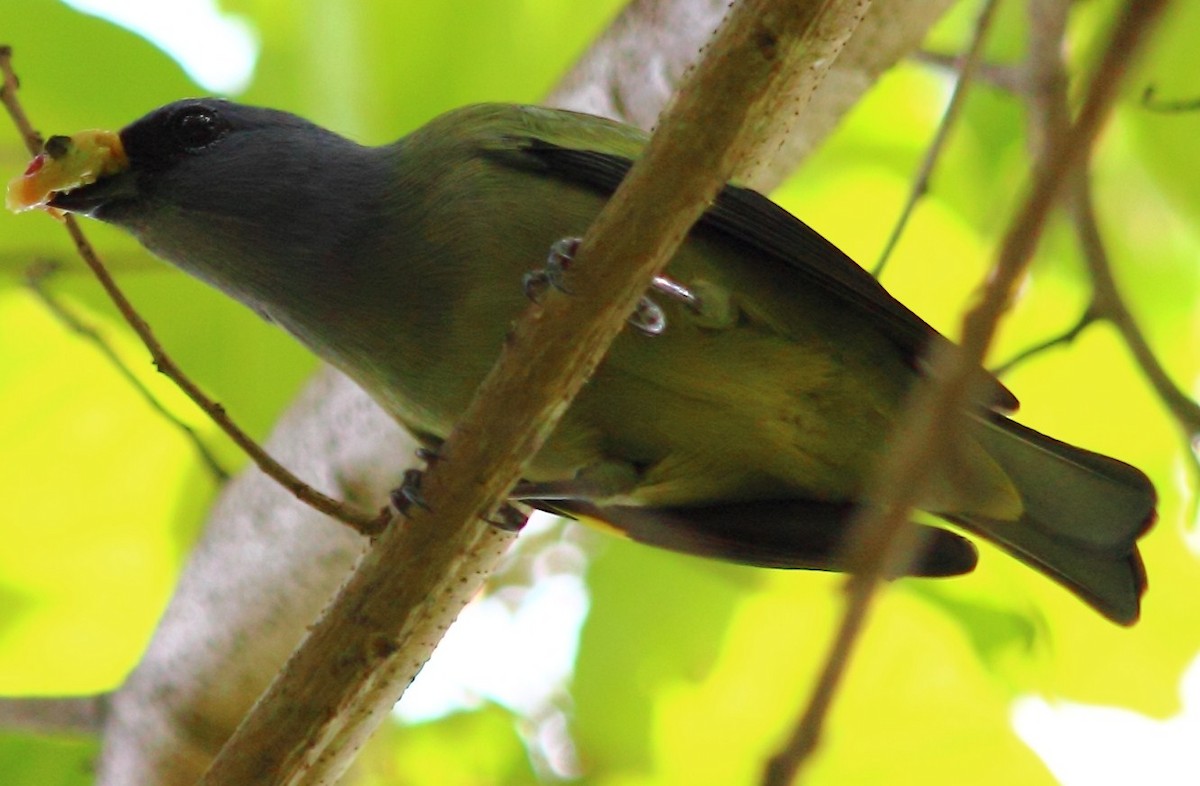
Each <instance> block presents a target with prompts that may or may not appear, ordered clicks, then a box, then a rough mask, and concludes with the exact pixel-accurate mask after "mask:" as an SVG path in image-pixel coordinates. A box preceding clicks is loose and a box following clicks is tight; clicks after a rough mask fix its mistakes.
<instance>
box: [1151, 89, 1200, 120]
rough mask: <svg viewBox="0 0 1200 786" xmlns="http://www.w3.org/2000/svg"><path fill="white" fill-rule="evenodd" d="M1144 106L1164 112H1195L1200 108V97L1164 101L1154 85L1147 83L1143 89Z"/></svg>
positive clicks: (1154, 110) (1153, 110) (1152, 110)
mask: <svg viewBox="0 0 1200 786" xmlns="http://www.w3.org/2000/svg"><path fill="white" fill-rule="evenodd" d="M1142 106H1144V107H1146V109H1149V110H1150V111H1151V112H1162V113H1163V114H1175V113H1177V112H1195V111H1196V110H1198V109H1200V98H1187V99H1183V100H1176V101H1164V100H1162V99H1161V98H1159V97H1158V96H1157V95H1156V92H1155V87H1154V85H1146V89H1145V90H1143V91H1142Z"/></svg>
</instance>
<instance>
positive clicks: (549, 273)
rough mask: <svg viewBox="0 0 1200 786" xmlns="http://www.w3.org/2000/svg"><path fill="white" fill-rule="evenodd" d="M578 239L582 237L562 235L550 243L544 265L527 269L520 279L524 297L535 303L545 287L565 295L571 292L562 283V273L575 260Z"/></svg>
mask: <svg viewBox="0 0 1200 786" xmlns="http://www.w3.org/2000/svg"><path fill="white" fill-rule="evenodd" d="M580 240H582V238H578V237H563V238H559V239H558V240H555V241H554V243H553V244H551V246H550V253H549V254H547V255H546V266H545V267H543V268H539V269H537V270H531V271H529V272H528V273H526V274H525V276H524V278H522V279H521V288H522V289H524V290H525V297H527V298H529V299H530V300H532V301H533V302H534V303H537V302H539V301H540V299H541V296H542V293H543V292H545V291H546V288H547V287H554V288H555V289H557V290H558V291H559V292H562V293H564V294H567V295H569V294H571V290H569V289H567V288H566V286H565V285H564V284H563V273H565V272H566V271H567V268H569V267H570V266H571V263H572V262H573V261H575V252H576V251H578V250H579V241H580Z"/></svg>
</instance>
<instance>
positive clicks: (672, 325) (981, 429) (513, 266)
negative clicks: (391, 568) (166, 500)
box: [8, 98, 1156, 625]
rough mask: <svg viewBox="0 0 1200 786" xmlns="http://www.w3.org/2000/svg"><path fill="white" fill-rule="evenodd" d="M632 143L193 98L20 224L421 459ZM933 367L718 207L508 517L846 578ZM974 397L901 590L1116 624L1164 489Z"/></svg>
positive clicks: (598, 135) (811, 257)
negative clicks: (885, 468)
mask: <svg viewBox="0 0 1200 786" xmlns="http://www.w3.org/2000/svg"><path fill="white" fill-rule="evenodd" d="M645 142H646V136H645V134H644V133H643V132H641V131H640V130H637V129H635V128H632V127H630V126H627V125H623V124H621V123H618V122H615V121H611V120H607V119H604V118H600V117H596V116H591V115H587V114H581V113H576V112H571V111H566V110H559V109H552V108H546V107H538V106H532V105H518V104H501V103H490V104H475V105H471V106H466V107H462V108H459V109H455V110H452V111H449V112H447V113H445V114H443V115H441V116H439V117H437V118H435V119H433V120H431V121H430V122H428V123H427V124H426V125H424V126H422V127H420V128H418V129H417V130H415V131H413V132H411V133H409V134H407V135H406V136H403V137H402V138H400V139H399V140H398V141H396V142H394V143H392V144H386V145H381V146H367V145H361V144H359V143H357V142H355V141H352V140H350V139H348V138H346V137H343V136H341V135H339V134H337V133H334V132H333V131H330V130H327V129H325V128H323V127H321V126H319V125H316V124H314V123H312V122H310V121H308V120H306V119H304V118H302V117H299V116H297V115H294V114H290V113H287V112H283V111H279V110H274V109H269V108H262V107H253V106H246V105H241V104H238V103H235V102H232V101H228V100H224V99H216V98H195V99H184V100H180V101H176V102H173V103H170V104H167V105H166V106H163V107H160V108H158V109H155V110H153V111H151V112H150V113H148V114H147V115H145V116H144V117H142V118H140V119H138V120H136V121H134V122H133V123H131V124H130V125H128V126H126V127H125V128H124V129H122V130H121V131H119V132H109V131H88V132H81V133H80V134H76V135H74V136H60V137H53V138H51V139H50V140H48V142H47V145H46V150H45V152H44V153H43V154H42V155H40V156H38V157H37V158H35V159H34V161H33V163H31V164H30V166H29V169H27V170H26V172H25V173H24V174H23V175H21V176H19V177H17V178H16V179H15V180H14V181H13V182H12V183H11V184H10V187H9V192H8V204H9V206H10V208H13V209H17V210H21V209H30V208H41V209H44V210H47V211H50V212H52V213H55V214H61V213H74V214H79V215H82V216H87V217H90V218H92V219H96V220H99V221H102V222H105V223H108V224H111V225H114V226H116V227H119V228H121V229H123V230H125V231H126V232H128V233H129V234H131V235H132V236H133V237H134V238H136V239H137V240H138V241H139V242H140V243H141V244H142V245H143V246H145V248H147V249H148V250H149V251H150V252H152V253H153V254H154V255H156V256H158V257H160V258H161V259H163V260H165V261H166V262H168V263H170V264H173V265H175V266H176V267H178V268H180V269H182V270H183V271H185V272H187V273H189V274H191V275H193V276H195V277H197V278H199V279H201V280H203V281H205V282H207V283H208V284H210V285H212V286H214V287H216V288H218V289H220V290H222V291H224V292H225V293H227V294H228V295H229V296H231V297H233V298H235V299H236V300H238V301H240V302H242V303H243V304H245V305H246V306H248V307H249V308H251V309H253V310H254V311H256V312H257V313H258V314H260V315H261V316H263V317H264V318H266V319H267V320H269V321H271V322H273V323H275V324H277V325H278V326H280V327H281V328H283V329H284V330H286V331H287V332H289V333H291V334H292V335H293V336H294V337H295V338H296V339H298V340H299V341H300V342H301V343H303V344H304V345H305V346H307V347H308V348H309V349H310V350H311V351H312V352H314V353H315V354H316V355H318V356H319V357H321V358H323V359H324V360H325V361H327V362H329V363H331V364H332V365H334V366H336V367H337V368H339V369H341V370H342V371H343V372H345V373H346V374H347V375H348V376H349V377H350V378H351V379H353V380H354V381H355V382H356V383H357V384H358V385H360V386H361V387H362V388H363V389H364V390H365V391H366V392H367V393H368V394H369V395H370V396H371V397H372V398H373V399H374V400H375V401H376V402H377V403H378V404H379V405H380V406H381V407H382V408H383V409H384V410H385V411H386V412H388V413H389V414H390V415H391V416H392V417H393V418H394V419H395V420H397V421H398V422H399V423H400V424H401V425H402V426H404V427H405V428H406V429H408V430H409V431H410V432H411V433H412V434H413V435H414V436H415V437H416V438H417V440H418V441H419V442H420V443H421V444H422V445H424V446H425V447H426V448H427V449H429V450H431V451H436V448H437V446H438V445H439V444H440V442H441V441H442V440H444V439H445V438H446V436H447V435H448V434H449V433H450V430H451V429H452V428H453V426H454V424H455V421H456V420H457V419H458V417H459V416H460V415H461V414H462V412H463V411H464V410H465V409H466V407H467V404H468V402H469V401H470V400H471V398H472V396H473V394H474V392H475V390H476V388H477V387H478V386H479V384H480V382H481V381H482V380H483V378H484V376H485V375H486V374H487V372H488V371H489V369H490V367H491V365H492V364H493V362H494V360H495V359H496V357H497V356H498V354H499V350H500V348H501V345H502V343H503V342H504V339H505V336H506V334H507V333H508V331H509V330H510V328H511V325H512V324H513V322H514V320H515V319H517V318H518V317H519V316H520V314H521V313H522V312H523V311H524V310H525V309H527V308H528V307H529V299H530V298H531V297H533V298H534V299H537V298H538V297H540V295H541V292H542V290H544V288H545V287H547V286H560V287H561V286H562V284H561V279H562V275H561V274H562V269H563V268H564V267H566V266H568V265H569V264H570V263H571V262H572V253H573V250H574V245H573V243H574V242H575V241H574V239H577V238H578V237H579V236H581V235H582V234H583V233H584V231H585V230H586V229H587V228H588V226H589V224H590V223H591V222H592V219H593V218H594V217H595V215H596V214H597V213H598V211H599V210H600V209H601V207H602V206H603V204H604V202H605V200H606V199H607V198H608V196H609V195H610V194H611V193H612V192H613V190H614V189H615V188H616V187H617V186H618V185H619V183H620V182H621V180H622V179H623V178H624V176H625V174H626V173H627V171H628V170H629V168H630V166H631V165H632V163H633V161H635V160H636V159H637V158H638V157H639V155H640V154H641V151H642V149H643V147H644V145H645ZM948 341H949V339H946V338H945V337H943V336H941V335H940V334H939V333H938V332H937V331H936V330H934V329H933V328H932V327H931V326H930V325H928V324H927V323H926V322H925V321H924V320H922V319H921V318H920V317H918V316H917V315H916V314H914V313H913V312H912V311H911V310H909V309H908V308H907V307H905V306H904V305H903V304H901V303H900V302H899V301H898V300H896V299H895V298H894V297H892V295H891V294H889V293H888V292H887V290H886V289H885V288H884V287H883V286H882V285H881V284H880V283H879V282H878V281H877V280H876V279H875V278H874V277H873V276H871V275H870V274H869V273H868V272H867V271H865V270H864V269H863V268H862V267H860V266H859V265H858V264H857V263H855V262H854V261H853V260H852V259H850V258H849V257H848V256H847V255H846V254H844V253H843V252H842V251H840V250H839V249H838V248H837V247H836V246H835V245H834V244H832V243H831V242H829V241H828V240H826V239H825V238H824V237H822V236H821V235H820V234H819V233H818V232H817V231H815V230H814V229H812V228H811V227H809V226H808V225H807V224H805V223H804V222H802V221H801V220H800V219H798V218H796V217H795V216H793V215H792V214H791V213H789V212H787V211H786V210H785V209H783V208H782V207H780V206H778V205H776V204H775V203H774V202H772V201H771V200H770V199H769V198H767V197H765V196H763V195H761V194H759V193H757V192H755V191H753V190H751V189H748V188H745V187H741V186H739V185H735V184H728V185H726V186H725V187H724V188H723V189H722V190H721V191H720V192H719V194H718V195H717V196H716V198H715V199H714V200H713V201H712V203H711V205H710V206H709V208H708V209H707V210H706V212H705V213H704V214H703V215H702V217H701V218H700V219H699V221H698V222H697V223H696V225H695V226H694V227H693V228H692V230H691V231H690V233H689V234H688V236H687V238H686V239H685V241H684V243H683V244H682V245H681V247H680V248H679V250H678V251H677V252H676V253H675V255H674V256H673V257H672V259H671V260H670V261H669V262H668V264H667V265H666V267H665V269H664V270H663V272H662V274H661V275H660V276H659V277H658V278H657V279H655V285H654V287H652V288H651V289H649V290H648V291H647V293H646V295H645V296H644V297H643V298H642V300H641V302H640V304H639V307H638V310H637V312H636V313H635V314H634V315H631V318H630V321H629V324H628V325H627V326H626V328H625V329H624V330H623V331H622V332H621V333H620V335H619V336H618V337H617V339H616V340H615V342H614V343H613V345H612V347H611V349H610V351H609V353H608V355H607V356H606V357H605V359H604V360H603V362H602V363H601V364H600V365H599V367H598V368H597V369H596V371H595V373H594V375H593V377H592V378H591V379H590V380H589V382H588V383H587V384H586V385H585V386H584V388H583V390H582V391H581V392H580V394H579V395H578V397H577V398H576V400H575V401H574V402H573V403H572V405H571V406H570V408H569V409H568V410H567V412H566V414H565V415H564V417H563V419H562V420H561V421H560V423H559V424H558V425H557V426H556V428H555V430H554V431H553V433H552V434H551V435H550V437H549V438H548V440H547V441H546V443H545V444H544V446H543V447H542V448H541V449H540V451H539V452H538V453H537V454H536V455H535V456H534V457H533V458H532V460H531V461H530V462H529V464H528V466H527V469H526V471H525V473H524V477H523V480H522V481H521V482H520V483H519V484H518V486H517V487H516V489H514V491H513V496H514V498H519V499H522V500H525V501H527V502H529V503H530V504H531V505H533V506H534V507H538V508H542V509H544V510H549V511H552V512H555V513H558V514H561V515H565V516H568V517H573V518H576V519H580V520H583V521H586V522H590V523H594V524H598V525H600V526H602V527H604V528H606V529H609V530H613V531H616V532H619V533H621V534H624V535H626V536H627V537H629V538H632V539H633V540H636V541H640V542H644V543H648V544H651V545H655V546H660V547H664V548H668V549H672V550H675V551H678V552H683V553H687V554H693V555H699V556H703V557H710V558H716V559H723V560H727V561H732V562H737V563H743V564H748V565H755V566H762V567H773V568H797V569H812V570H832V571H845V570H848V569H850V568H851V566H850V564H849V562H848V559H849V558H848V557H847V548H846V545H847V544H846V543H845V540H846V539H847V537H849V533H850V531H851V527H850V523H851V520H852V516H853V514H854V511H855V509H856V507H857V506H858V505H860V504H862V503H861V499H860V497H861V495H862V493H863V490H864V484H865V483H866V482H867V479H868V477H869V476H870V473H871V470H872V468H873V466H874V465H875V464H876V462H877V461H878V459H879V457H880V455H881V453H882V452H883V451H884V450H885V449H886V448H887V446H888V444H889V434H890V432H891V428H892V426H893V425H894V424H895V423H896V421H897V418H898V417H899V415H900V413H901V409H902V406H903V403H904V401H905V400H906V397H907V395H908V394H909V392H910V391H911V390H912V389H913V387H914V385H916V384H917V383H918V382H919V381H920V380H921V378H922V377H923V375H925V373H926V366H925V364H924V363H923V358H925V357H927V353H928V352H929V351H931V349H933V348H935V347H937V346H938V345H940V344H945V343H947V342H948ZM979 376H980V378H981V379H982V380H983V381H982V382H981V385H980V388H981V393H980V394H979V395H978V396H977V400H974V401H973V402H972V403H971V404H970V405H969V411H968V413H967V418H966V420H967V421H968V427H967V428H966V429H965V430H964V432H963V435H962V436H961V438H960V439H958V440H957V441H956V442H955V443H954V445H953V446H952V448H951V450H952V458H951V460H948V461H946V462H943V464H942V465H941V466H940V467H939V468H936V469H935V470H934V471H933V472H932V477H931V479H930V481H929V483H928V484H927V489H926V492H925V493H924V494H923V495H922V496H921V498H920V500H919V507H920V508H921V510H923V511H925V512H927V513H929V514H932V515H933V516H934V517H936V519H938V520H940V521H934V523H921V524H918V525H917V526H918V527H919V531H920V532H921V533H922V540H923V542H924V546H923V548H922V549H921V550H920V553H919V554H918V555H916V556H914V558H913V559H912V561H911V564H910V565H908V566H906V567H905V569H904V570H903V571H902V572H903V574H905V575H913V576H925V577H942V576H953V575H959V574H963V573H967V572H970V571H971V570H973V569H974V567H975V566H976V564H977V561H978V558H979V557H978V551H977V549H976V548H975V546H974V544H973V543H972V542H971V540H970V538H969V537H964V536H963V535H962V534H960V531H961V532H966V533H967V534H968V535H973V536H977V537H981V538H983V539H984V540H987V541H989V542H991V543H993V544H994V545H996V546H998V547H999V548H1000V549H1001V550H1003V551H1005V552H1007V553H1009V554H1010V555H1012V556H1014V557H1016V558H1017V559H1018V560H1020V561H1022V562H1024V563H1026V564H1027V565H1029V566H1031V567H1032V568H1034V569H1036V570H1037V571H1039V572H1041V573H1042V574H1044V575H1045V576H1047V577H1048V578H1050V579H1051V580H1053V581H1054V582H1057V583H1058V584H1059V585H1061V586H1062V587H1064V588H1065V589H1066V590H1068V591H1069V592H1071V593H1073V594H1074V595H1075V596H1077V597H1078V598H1079V599H1081V600H1082V601H1083V602H1084V603H1086V604H1087V605H1089V606H1091V607H1092V608H1093V609H1095V610H1096V611H1097V612H1099V613H1100V614H1101V615H1103V616H1104V617H1106V618H1108V619H1109V620H1111V621H1113V622H1116V623H1118V624H1122V625H1130V624H1133V623H1134V622H1135V621H1136V620H1137V619H1138V617H1139V614H1140V608H1141V599H1142V596H1143V593H1144V591H1145V589H1146V571H1145V567H1144V565H1143V562H1142V558H1141V554H1140V552H1139V549H1138V540H1139V539H1140V538H1141V536H1142V535H1144V534H1145V533H1146V531H1147V530H1148V529H1149V528H1150V526H1151V525H1152V523H1153V521H1154V519H1155V515H1156V513H1155V508H1156V494H1155V490H1154V487H1153V485H1152V484H1151V482H1150V481H1149V479H1148V478H1147V477H1146V476H1145V475H1144V474H1143V473H1142V472H1141V471H1140V470H1138V469H1136V468H1135V467H1133V466H1131V465H1129V464H1127V463H1124V462H1122V461H1119V460H1118V459H1115V458H1110V457H1108V456H1104V455H1101V454H1098V453H1094V452H1092V451H1088V450H1085V449H1083V448H1080V447H1075V446H1073V445H1069V444H1067V443H1065V442H1061V441H1059V440H1056V439H1054V438H1052V437H1049V436H1046V435H1044V434H1041V433H1039V432H1037V431H1035V430H1033V429H1031V428H1029V427H1027V426H1024V425H1022V424H1020V423H1018V422H1017V421H1015V420H1013V419H1012V418H1011V417H1009V415H1011V414H1012V412H1013V411H1014V410H1015V409H1016V406H1017V399H1016V397H1015V396H1014V395H1013V393H1012V392H1010V391H1009V390H1008V389H1007V388H1006V387H1005V386H1004V385H1003V383H1001V382H1000V381H999V380H998V379H996V378H995V377H993V376H991V375H990V374H988V373H987V372H985V371H983V370H982V369H980V371H979ZM943 523H948V524H949V525H950V528H947V527H945V526H942V524H943Z"/></svg>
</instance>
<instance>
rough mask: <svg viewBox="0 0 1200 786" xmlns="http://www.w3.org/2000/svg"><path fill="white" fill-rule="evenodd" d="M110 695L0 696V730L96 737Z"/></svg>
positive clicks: (101, 724)
mask: <svg viewBox="0 0 1200 786" xmlns="http://www.w3.org/2000/svg"><path fill="white" fill-rule="evenodd" d="M111 695H112V694H109V693H97V694H95V695H92V696H21V697H19V698H18V697H5V698H0V730H3V731H5V732H14V731H15V732H26V733H33V734H86V735H89V736H97V735H99V734H100V732H101V731H102V730H103V727H104V718H105V716H106V715H107V714H108V707H109V700H110V698H111Z"/></svg>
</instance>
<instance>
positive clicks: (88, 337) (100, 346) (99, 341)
mask: <svg viewBox="0 0 1200 786" xmlns="http://www.w3.org/2000/svg"><path fill="white" fill-rule="evenodd" d="M57 270H58V265H57V264H56V263H53V262H39V263H36V264H34V265H32V266H31V267H30V268H29V269H28V270H27V271H26V272H25V283H26V285H27V286H28V287H29V288H30V289H31V290H32V291H33V293H34V294H35V295H37V297H38V299H39V300H41V301H42V305H44V306H45V307H46V308H47V309H48V310H49V311H50V313H51V314H53V315H54V316H55V317H56V318H57V319H58V321H59V322H61V323H63V325H64V326H66V328H67V329H68V330H70V331H72V332H73V333H76V334H77V335H79V336H81V337H82V338H83V339H84V340H85V341H87V342H89V343H90V344H91V345H92V346H94V347H95V348H96V349H97V350H99V352H100V354H101V355H103V356H104V357H105V359H106V360H108V362H109V363H111V364H112V365H113V367H114V368H116V370H117V373H118V374H120V375H121V377H122V378H124V380H125V381H126V382H128V383H129V384H130V385H132V386H133V389H134V390H136V391H137V392H138V393H139V394H140V395H141V397H142V398H143V399H144V400H145V402H146V403H147V404H149V405H150V408H151V409H153V410H154V411H155V412H157V413H158V414H159V415H160V416H162V417H163V418H165V419H166V420H167V422H168V423H170V424H171V425H172V426H174V427H175V428H177V429H179V430H180V431H181V432H183V435H184V438H185V439H187V440H188V441H189V442H191V443H192V446H193V447H194V448H195V449H196V453H197V455H199V456H200V461H201V462H202V463H203V464H204V466H206V467H208V471H209V472H211V473H212V475H213V477H214V478H215V479H216V481H217V482H218V483H224V482H225V481H226V480H228V479H229V473H228V472H226V471H225V468H224V467H222V466H221V462H219V461H217V457H216V456H214V455H213V453H212V451H211V450H209V448H208V446H207V445H205V444H204V440H202V439H200V435H199V434H197V433H196V430H195V429H193V428H192V427H191V426H189V425H188V424H187V423H184V422H183V421H182V420H180V419H179V418H178V417H176V416H175V414H174V413H173V412H171V411H170V410H168V409H167V408H166V407H164V406H163V405H162V402H160V401H159V400H158V399H157V398H155V397H154V394H153V393H151V392H150V389H149V388H147V387H146V386H145V385H144V384H142V381H141V380H140V379H138V377H137V375H136V374H134V373H133V370H132V369H130V368H129V366H127V365H125V361H124V360H122V359H121V356H120V355H118V354H117V351H116V350H115V349H113V346H112V345H111V344H109V343H108V341H107V340H106V339H105V338H104V336H102V335H101V334H100V332H99V331H97V330H96V329H95V328H94V327H92V326H91V325H89V324H87V323H85V322H84V321H83V320H82V319H80V318H79V317H78V316H76V315H75V314H74V313H73V312H72V311H71V309H69V308H68V307H67V305H66V304H65V303H63V302H61V301H60V300H59V299H58V298H57V297H55V296H54V294H53V293H52V292H50V290H49V289H48V288H47V287H46V279H47V278H49V277H50V276H51V275H53V274H54V273H55V272H57Z"/></svg>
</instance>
